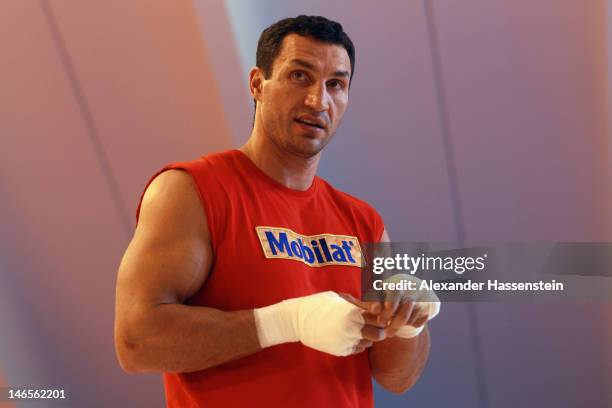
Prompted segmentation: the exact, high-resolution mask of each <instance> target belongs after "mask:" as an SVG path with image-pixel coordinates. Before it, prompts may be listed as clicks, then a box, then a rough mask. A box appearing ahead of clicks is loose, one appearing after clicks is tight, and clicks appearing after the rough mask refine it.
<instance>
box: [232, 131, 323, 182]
mask: <svg viewBox="0 0 612 408" xmlns="http://www.w3.org/2000/svg"><path fill="white" fill-rule="evenodd" d="M256 127H257V126H256ZM240 151H242V152H243V153H244V154H246V155H247V156H248V157H249V159H251V161H252V162H253V163H255V165H256V166H257V167H259V169H261V170H262V171H263V172H264V173H266V174H267V175H268V176H270V177H271V178H272V179H274V180H276V181H278V182H279V183H281V184H283V185H284V186H285V187H288V188H291V189H294V190H300V191H305V190H308V188H309V187H310V186H311V185H312V181H313V179H314V177H315V175H316V173H317V168H318V167H319V160H321V154H320V153H319V154H317V155H315V156H313V157H310V158H304V157H300V156H297V155H295V154H292V153H289V152H286V151H284V150H282V149H281V148H279V147H278V146H276V145H275V144H274V143H273V142H272V141H270V139H269V138H267V137H265V136H264V135H263V134H262V133H261V132H256V131H255V129H253V132H252V133H251V137H250V138H249V140H248V141H247V142H246V144H245V145H244V146H242V147H241V148H240Z"/></svg>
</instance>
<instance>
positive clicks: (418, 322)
mask: <svg viewBox="0 0 612 408" xmlns="http://www.w3.org/2000/svg"><path fill="white" fill-rule="evenodd" d="M428 320H429V316H427V315H425V316H423V317H421V318H419V319H417V320H416V321H415V322H414V323H413V324H412V325H411V326H413V327H421V326H423V325H424V324H425V323H427V321H428Z"/></svg>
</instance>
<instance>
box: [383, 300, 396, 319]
mask: <svg viewBox="0 0 612 408" xmlns="http://www.w3.org/2000/svg"><path fill="white" fill-rule="evenodd" d="M397 307H398V302H390V301H385V303H384V306H383V309H382V311H381V313H380V318H379V322H380V323H384V324H388V323H389V320H391V318H392V317H393V315H394V314H395V311H396V310H397Z"/></svg>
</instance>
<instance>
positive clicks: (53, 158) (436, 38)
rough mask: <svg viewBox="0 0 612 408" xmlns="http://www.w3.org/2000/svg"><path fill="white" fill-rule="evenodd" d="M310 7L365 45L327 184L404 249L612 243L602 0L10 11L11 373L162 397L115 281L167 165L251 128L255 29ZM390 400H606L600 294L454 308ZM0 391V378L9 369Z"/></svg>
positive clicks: (1, 220)
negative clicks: (149, 189) (367, 212)
mask: <svg viewBox="0 0 612 408" xmlns="http://www.w3.org/2000/svg"><path fill="white" fill-rule="evenodd" d="M300 13H312V14H323V15H326V16H328V17H330V18H334V19H337V20H339V21H341V22H342V24H343V25H344V26H345V29H346V30H347V31H348V33H349V34H350V35H351V37H352V38H353V40H354V42H355V43H356V46H357V64H356V77H355V81H354V83H353V88H352V89H351V101H350V107H349V111H348V113H347V114H346V116H345V120H344V123H343V125H342V127H341V128H340V130H339V132H338V134H337V136H336V139H335V141H334V142H333V143H332V144H331V145H330V146H329V148H328V150H327V152H326V154H325V156H324V159H323V162H322V166H321V171H320V174H321V175H322V176H323V177H325V178H327V179H328V180H330V181H331V182H332V183H333V184H335V185H336V186H338V187H339V188H341V189H343V190H346V191H348V192H350V193H352V194H355V195H357V196H359V197H362V198H364V199H366V200H367V201H369V202H370V203H372V204H373V205H375V206H376V208H377V209H378V210H379V211H380V212H381V214H382V215H383V217H384V218H385V221H386V225H387V228H388V230H389V232H390V234H391V237H392V238H393V239H394V240H397V241H427V240H459V239H465V240H491V241H512V240H514V241H519V240H526V241H535V240H556V241H559V240H567V241H569V240H574V241H588V240H591V241H595V240H607V241H610V240H612V217H611V211H610V208H611V204H612V203H611V201H612V194H611V193H612V185H611V176H610V170H611V168H610V156H611V154H612V148H611V146H610V128H609V116H610V115H609V113H610V110H609V109H610V104H609V89H610V88H609V79H608V77H609V75H608V72H609V64H608V58H609V45H608V38H609V34H608V30H609V29H610V24H611V22H610V21H609V19H608V10H607V2H606V1H604V0H593V1H583V0H571V1H570V0H540V1H538V2H532V1H526V0H519V1H516V0H515V1H510V0H494V1H491V0H466V1H462V2H456V1H451V0H437V1H427V0H424V1H412V0H410V1H389V0H384V1H377V2H375V3H373V2H371V1H365V0H364V1H349V0H342V1H334V2H332V3H331V4H327V2H325V1H323V0H312V1H309V2H308V3H307V5H304V3H303V2H298V1H294V0H291V1H282V2H281V1H280V0H264V1H261V0H260V1H257V2H245V1H241V0H231V1H230V0H227V1H225V2H223V1H219V0H217V1H213V0H194V1H193V2H189V1H180V2H168V1H162V0H133V1H128V2H125V1H119V0H106V1H91V2H79V1H76V0H67V1H63V0H62V1H60V0H6V1H3V2H1V4H0V53H1V55H2V58H1V59H0V69H1V71H0V92H1V95H2V97H1V98H0V137H1V139H0V141H1V142H0V277H1V278H2V280H1V281H0V327H1V329H0V374H1V375H2V376H3V377H4V380H5V381H6V383H8V384H9V385H12V386H27V385H45V386H51V385H55V386H57V387H64V388H66V389H68V390H69V391H70V392H71V393H72V402H71V403H72V404H73V405H74V406H88V407H98V406H99V407H108V406H113V405H116V406H150V407H154V406H163V404H164V399H163V389H162V384H161V379H160V376H159V375H155V374H150V375H137V376H130V375H127V374H124V373H123V372H122V371H121V369H120V368H119V366H118V364H117V362H116V359H115V356H114V349H113V335H112V326H113V305H114V282H115V276H116V269H117V266H118V264H119V261H120V259H121V256H122V253H123V251H124V249H125V247H126V246H127V243H128V242H129V239H130V237H131V234H132V230H133V227H134V212H135V209H136V205H137V200H138V197H139V195H140V193H141V191H142V188H143V187H144V185H145V183H146V181H147V180H148V178H149V177H150V175H151V174H152V173H153V172H155V171H156V170H157V169H158V168H160V167H161V166H162V165H163V164H165V163H167V162H171V161H179V160H189V159H192V158H195V157H198V156H200V155H202V154H205V153H208V152H212V151H217V150H222V149H228V148H231V147H234V146H238V145H239V144H241V143H242V142H244V141H245V140H246V138H247V136H248V133H249V130H250V123H251V115H252V111H251V100H250V98H249V96H248V93H247V88H246V72H247V70H248V69H249V68H250V66H251V65H252V64H253V63H254V55H255V45H256V41H257V37H258V35H259V32H260V31H261V30H262V29H263V28H264V27H266V26H267V25H269V24H270V23H272V22H273V21H275V20H277V19H280V18H282V17H286V16H293V15H297V14H300ZM431 330H432V354H431V359H430V362H429V365H428V367H427V369H426V371H425V373H424V374H423V377H422V378H421V380H420V382H419V383H418V384H417V385H416V386H415V387H414V388H413V389H412V390H411V391H410V392H409V393H408V394H406V395H404V396H399V397H398V396H391V395H390V394H388V393H385V392H382V391H380V390H378V389H377V390H376V400H377V405H378V406H385V407H387V406H389V407H391V406H398V407H399V406H408V405H409V404H413V405H414V406H454V407H487V406H492V407H515V406H555V407H575V406H589V407H604V406H606V407H610V406H612V405H611V404H610V401H612V389H611V385H612V347H611V346H610V344H612V335H611V333H612V306H611V305H610V303H607V304H606V303H579V302H574V303H569V302H564V303H537V304H522V303H521V304H471V305H466V304H446V305H444V307H443V311H442V313H441V314H440V316H439V317H438V318H436V320H435V321H433V322H432V323H431ZM0 381H1V376H0Z"/></svg>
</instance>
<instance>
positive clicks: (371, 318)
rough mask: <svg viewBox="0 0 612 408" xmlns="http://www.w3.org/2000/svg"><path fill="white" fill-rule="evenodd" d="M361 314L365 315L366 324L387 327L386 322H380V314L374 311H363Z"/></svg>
mask: <svg viewBox="0 0 612 408" xmlns="http://www.w3.org/2000/svg"><path fill="white" fill-rule="evenodd" d="M361 316H362V317H363V322H364V323H365V324H366V325H370V326H376V327H379V328H381V329H384V328H385V327H386V325H385V324H384V323H380V322H379V321H378V315H375V314H372V313H368V312H363V313H362V314H361Z"/></svg>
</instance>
